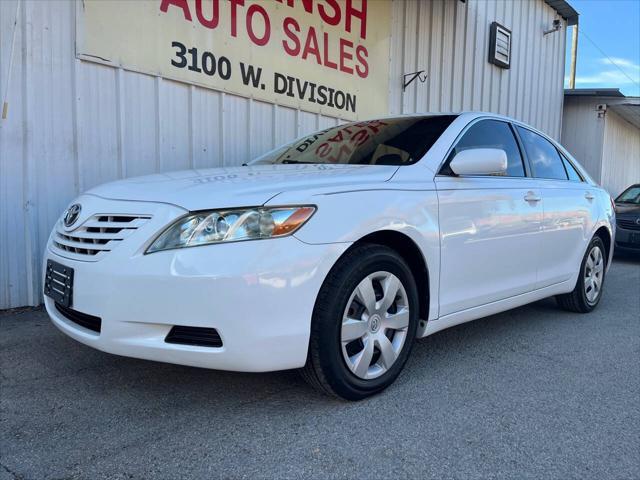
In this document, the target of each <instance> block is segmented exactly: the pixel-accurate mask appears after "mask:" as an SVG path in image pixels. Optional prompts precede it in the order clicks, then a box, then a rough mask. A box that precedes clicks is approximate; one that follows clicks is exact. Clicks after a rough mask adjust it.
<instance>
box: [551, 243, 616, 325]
mask: <svg viewBox="0 0 640 480" xmlns="http://www.w3.org/2000/svg"><path fill="white" fill-rule="evenodd" d="M606 251H607V250H606V249H605V247H604V243H603V242H602V239H601V238H600V237H593V239H591V243H589V247H588V248H587V252H586V253H585V255H584V258H583V259H582V264H581V265H580V274H579V275H578V281H577V282H576V287H575V288H574V289H573V291H572V292H571V293H566V294H564V295H558V296H557V297H556V300H557V302H558V304H559V305H560V306H561V307H562V308H564V309H565V310H569V311H571V312H578V313H588V312H590V311H592V310H593V309H594V308H596V306H597V305H598V303H599V302H600V298H601V297H602V289H603V287H604V273H605V270H606V265H607V259H606Z"/></svg>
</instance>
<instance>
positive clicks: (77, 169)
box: [69, 2, 84, 194]
mask: <svg viewBox="0 0 640 480" xmlns="http://www.w3.org/2000/svg"><path fill="white" fill-rule="evenodd" d="M76 8H77V3H75V2H74V3H73V5H72V7H71V8H70V9H69V11H70V13H71V28H72V30H73V31H72V38H73V39H75V38H76V22H75V19H76ZM71 46H72V48H73V51H72V52H71V68H72V70H73V71H72V72H71V79H72V84H71V94H72V95H73V98H72V102H73V103H72V106H71V117H72V118H71V122H72V136H73V147H72V148H73V167H74V168H73V173H74V176H75V179H74V182H75V189H76V194H79V193H80V192H82V191H83V189H84V181H83V178H84V176H83V175H82V168H81V165H80V163H81V159H80V155H79V152H78V149H79V141H78V135H79V132H80V120H79V118H78V117H79V116H78V112H79V103H80V96H79V95H78V84H79V82H78V76H79V71H78V70H79V68H78V62H79V60H78V59H76V56H75V42H71Z"/></svg>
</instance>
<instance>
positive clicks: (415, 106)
mask: <svg viewBox="0 0 640 480" xmlns="http://www.w3.org/2000/svg"><path fill="white" fill-rule="evenodd" d="M421 9H422V2H418V6H417V10H416V18H415V19H414V21H415V23H416V35H415V42H416V45H415V48H414V50H415V55H414V65H415V69H414V71H415V72H417V71H418V70H420V65H419V64H418V61H419V58H420V57H419V52H420V18H421V17H420V10H421ZM402 84H403V85H404V81H403V82H402ZM420 110H422V109H421V108H420V107H419V105H418V91H417V90H416V94H415V95H414V96H413V111H414V112H417V111H420Z"/></svg>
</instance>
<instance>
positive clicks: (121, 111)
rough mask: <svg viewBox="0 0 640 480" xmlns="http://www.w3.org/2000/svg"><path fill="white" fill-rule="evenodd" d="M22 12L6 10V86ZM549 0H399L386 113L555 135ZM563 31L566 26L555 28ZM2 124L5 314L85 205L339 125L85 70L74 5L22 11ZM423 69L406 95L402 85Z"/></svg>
mask: <svg viewBox="0 0 640 480" xmlns="http://www.w3.org/2000/svg"><path fill="white" fill-rule="evenodd" d="M19 1H20V0H2V1H0V86H4V85H5V82H6V81H7V78H8V76H7V75H8V74H7V72H8V68H9V67H8V50H9V48H8V47H9V45H10V34H11V32H12V29H13V22H14V14H15V11H16V5H17V2H19ZM554 18H556V14H555V11H554V10H553V9H551V8H550V7H549V6H548V5H547V4H546V3H545V2H544V1H543V0H523V1H515V2H509V1H494V0H491V1H484V0H468V1H467V2H466V3H463V2H460V1H457V0H435V1H433V2H430V1H416V0H394V6H393V18H392V40H391V52H390V53H391V59H390V63H391V74H390V76H391V78H390V91H389V96H390V105H391V107H390V110H391V113H399V112H403V113H406V112H413V111H429V110H430V111H456V110H464V109H474V110H488V111H495V112H500V113H504V114H507V115H511V116H514V117H516V118H519V119H522V120H524V121H526V122H529V123H531V124H532V125H534V126H536V127H538V128H540V129H541V130H544V131H545V132H547V133H549V134H550V135H552V136H555V137H558V136H559V133H560V124H561V115H562V82H563V77H564V71H563V69H564V45H565V33H564V29H563V30H561V31H560V32H556V33H553V34H550V35H547V36H543V35H542V32H543V30H544V29H546V28H549V27H550V25H551V23H552V21H553V19H554ZM492 21H498V22H499V23H502V24H503V25H505V26H506V27H508V28H510V29H512V30H513V42H514V51H513V64H512V67H511V69H510V70H502V69H499V68H497V67H495V66H493V65H490V64H489V63H488V62H487V55H488V53H487V49H488V37H489V31H488V29H489V25H490V23H491V22H492ZM563 26H566V24H565V23H564V22H563ZM17 28H18V30H17V35H16V45H15V57H14V62H13V68H12V71H11V76H10V87H9V97H8V98H9V117H8V119H7V120H2V121H0V309H2V308H8V307H16V306H22V305H37V304H39V303H40V302H41V294H40V290H41V286H40V263H41V259H42V252H43V249H44V245H45V243H46V240H47V237H48V234H49V232H50V230H51V228H52V226H53V224H54V222H55V221H56V219H57V218H58V216H59V215H60V213H61V212H62V210H63V209H64V208H65V206H66V205H67V204H68V202H69V201H70V200H71V199H73V197H75V196H76V195H77V194H78V193H79V192H81V191H84V190H86V189H88V188H90V187H92V186H94V185H97V184H100V183H103V182H107V181H110V180H114V179H117V178H122V177H128V176H134V175H143V174H146V173H153V172H159V171H166V170H175V169H179V168H191V167H206V166H223V165H238V164H240V163H242V162H243V161H244V160H246V159H248V158H250V157H252V156H256V155H258V154H260V153H262V152H264V151H266V150H268V149H270V148H272V147H273V146H275V145H277V144H280V143H282V142H284V141H286V140H289V139H291V138H294V137H296V136H299V135H302V134H304V133H307V132H311V131H313V130H316V129H319V128H322V127H324V126H328V125H335V124H337V123H338V121H337V120H336V119H333V118H329V117H324V116H320V115H316V114H311V113H307V112H303V111H298V110H294V109H290V108H285V107H280V106H276V105H272V104H267V103H263V102H257V101H253V100H250V99H245V98H240V97H236V96H233V95H229V94H224V93H219V92H215V91H212V90H206V89H201V88H198V87H194V86H190V85H185V84H180V83H176V82H172V81H167V80H163V79H161V78H156V77H152V76H147V75H142V74H137V73H132V72H127V71H124V70H121V69H114V68H111V67H105V66H101V65H98V64H94V63H88V62H83V61H80V60H77V59H76V58H75V46H74V42H75V3H74V1H73V0H51V1H47V2H41V1H34V0H22V1H21V3H20V6H19V18H18V23H17ZM421 69H426V70H427V73H428V75H429V79H428V82H427V83H425V84H414V85H412V86H410V87H409V88H408V89H407V91H406V92H404V93H403V92H402V75H403V73H409V72H413V71H416V70H421Z"/></svg>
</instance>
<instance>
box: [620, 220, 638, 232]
mask: <svg viewBox="0 0 640 480" xmlns="http://www.w3.org/2000/svg"><path fill="white" fill-rule="evenodd" d="M616 223H617V224H618V227H620V228H624V229H625V230H640V224H637V223H636V220H635V219H631V218H617V219H616Z"/></svg>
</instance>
